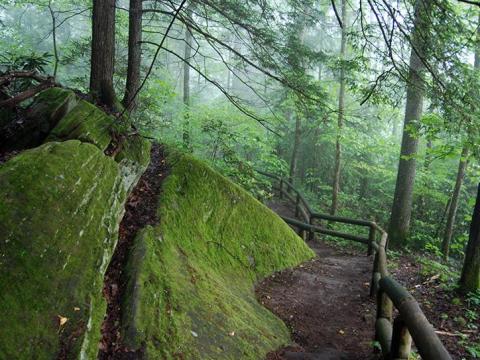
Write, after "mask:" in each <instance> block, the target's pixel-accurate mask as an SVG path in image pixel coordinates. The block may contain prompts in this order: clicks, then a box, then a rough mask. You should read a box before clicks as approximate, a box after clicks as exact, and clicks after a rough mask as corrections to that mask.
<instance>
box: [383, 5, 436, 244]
mask: <svg viewBox="0 0 480 360" xmlns="http://www.w3.org/2000/svg"><path fill="white" fill-rule="evenodd" d="M432 4H433V0H417V1H416V3H415V14H414V25H413V30H412V34H411V36H410V37H411V47H412V49H411V51H410V63H409V73H408V79H407V80H408V81H407V101H406V105H405V118H404V123H403V136H402V145H401V150H400V161H399V165H398V172H397V181H396V185H395V195H394V199H393V205H392V213H391V217H390V225H389V231H388V232H389V236H390V241H391V243H392V244H393V245H394V246H400V245H402V244H404V243H405V241H406V238H407V235H408V231H409V229H410V217H411V213H412V200H413V186H414V183H415V173H416V160H415V156H416V154H417V150H418V142H419V139H418V137H416V136H415V135H414V134H412V128H415V127H417V126H418V122H419V120H420V118H421V116H422V111H423V97H424V93H425V83H424V76H425V74H424V72H425V69H426V67H425V63H424V60H425V54H426V49H427V46H428V44H427V42H428V38H429V36H428V34H427V33H428V29H429V20H430V19H429V16H430V13H431V8H432Z"/></svg>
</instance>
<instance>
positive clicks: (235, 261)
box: [122, 154, 313, 360]
mask: <svg viewBox="0 0 480 360" xmlns="http://www.w3.org/2000/svg"><path fill="white" fill-rule="evenodd" d="M169 163H170V164H171V166H172V169H171V174H170V176H169V177H168V178H167V179H166V181H165V183H164V188H163V195H162V196H161V199H160V208H159V213H160V214H159V215H160V219H161V223H160V224H159V225H158V226H156V227H153V228H152V227H148V228H146V229H144V230H143V231H142V232H141V233H140V234H139V235H138V237H137V239H136V243H135V246H134V250H133V252H132V254H131V256H130V258H129V264H128V266H127V270H128V273H129V275H130V276H129V282H128V288H129V289H128V290H127V294H128V296H127V297H126V298H125V299H124V303H123V309H124V312H123V314H124V318H123V320H122V324H123V338H124V342H125V345H127V346H128V347H130V348H133V349H138V348H141V347H145V350H146V353H147V357H148V358H149V359H175V358H185V359H205V360H206V359H263V358H264V357H265V354H266V353H267V352H268V351H270V350H272V349H275V348H277V347H279V346H280V345H283V344H286V343H288V342H289V341H290V339H289V332H288V331H287V328H286V327H285V325H284V324H283V322H281V321H280V320H279V319H278V318H276V317H275V316H274V315H273V314H272V313H270V312H269V311H268V310H266V309H265V308H264V307H262V306H261V305H260V304H258V303H257V301H256V299H255V295H254V284H255V282H256V281H258V280H259V279H261V278H263V277H265V276H266V275H268V274H271V273H272V272H273V271H276V270H280V269H283V268H286V267H291V266H294V265H297V264H298V263H300V262H302V261H305V260H307V259H310V258H311V257H313V253H312V251H311V250H310V249H309V248H308V247H307V246H306V245H305V244H304V243H303V241H302V240H301V239H300V238H299V237H298V236H296V234H295V233H294V232H293V231H292V230H291V229H290V228H289V227H288V226H287V225H286V224H285V223H284V222H283V221H282V220H281V219H280V218H279V217H277V216H276V215H275V214H273V213H272V212H271V211H270V210H269V209H267V208H266V207H264V206H263V205H262V204H260V203H259V202H258V201H257V200H255V199H254V198H253V197H251V196H250V195H249V194H247V193H246V192H245V191H243V190H242V189H240V188H239V187H237V186H235V185H234V184H232V183H231V182H230V181H228V180H227V179H225V178H224V177H222V176H221V175H219V174H218V173H216V172H215V171H213V170H211V169H210V168H208V167H207V166H205V165H204V164H203V163H201V162H199V161H197V160H194V159H192V158H190V157H188V156H184V155H179V154H175V155H171V156H170V158H169Z"/></svg>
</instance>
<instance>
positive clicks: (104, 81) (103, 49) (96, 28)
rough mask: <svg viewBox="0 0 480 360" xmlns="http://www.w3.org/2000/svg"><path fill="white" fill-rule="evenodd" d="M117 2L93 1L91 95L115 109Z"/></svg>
mask: <svg viewBox="0 0 480 360" xmlns="http://www.w3.org/2000/svg"><path fill="white" fill-rule="evenodd" d="M114 62H115V0H93V12H92V55H91V63H90V93H91V95H92V96H93V98H94V99H95V100H96V101H98V102H99V103H101V104H103V105H106V106H108V107H111V108H112V107H114V105H115V102H116V96H115V90H114V88H113V72H114Z"/></svg>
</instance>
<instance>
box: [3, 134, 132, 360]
mask: <svg viewBox="0 0 480 360" xmlns="http://www.w3.org/2000/svg"><path fill="white" fill-rule="evenodd" d="M125 197H126V191H125V188H124V186H123V180H122V178H121V172H120V167H119V165H118V164H117V163H116V162H115V161H114V160H113V159H111V158H108V157H106V156H105V155H104V154H103V153H102V152H101V151H99V149H98V148H97V147H95V146H93V145H91V144H85V143H81V142H80V141H76V140H72V141H67V142H63V143H48V144H45V145H43V146H41V147H39V148H36V149H34V150H29V151H25V152H24V153H22V154H20V155H19V156H17V157H15V158H13V159H12V160H10V161H9V162H7V163H5V164H3V165H2V166H0V198H1V199H2V202H1V203H0V274H1V275H0V277H1V278H0V329H2V335H1V336H0V358H2V359H52V358H54V357H55V354H57V353H58V352H59V351H60V349H61V348H62V347H64V348H66V349H68V350H69V352H70V357H69V358H74V357H75V356H78V355H79V354H80V351H81V348H82V344H84V346H83V347H84V351H85V352H90V355H94V353H96V351H97V349H98V340H99V336H100V325H101V321H102V319H103V316H104V314H105V305H104V300H103V298H102V291H101V289H102V286H103V273H104V270H105V268H106V266H107V265H108V262H109V260H110V257H111V254H112V251H113V248H114V245H115V243H116V241H117V238H118V234H117V231H118V223H119V221H120V218H121V216H122V213H123V205H124V201H125ZM60 316H61V317H65V318H67V319H68V321H67V322H66V323H65V324H64V325H63V326H60V323H59V317H60ZM61 343H63V344H64V345H61ZM85 344H86V345H85ZM86 358H94V356H93V357H92V356H86Z"/></svg>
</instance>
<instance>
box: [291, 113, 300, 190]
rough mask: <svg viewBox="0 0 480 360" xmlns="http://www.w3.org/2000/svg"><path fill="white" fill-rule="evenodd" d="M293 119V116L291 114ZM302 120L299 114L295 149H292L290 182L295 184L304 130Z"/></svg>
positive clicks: (294, 143)
mask: <svg viewBox="0 0 480 360" xmlns="http://www.w3.org/2000/svg"><path fill="white" fill-rule="evenodd" d="M289 116H290V117H291V116H292V115H291V114H289ZM301 125H302V124H301V119H300V116H299V115H298V114H297V115H296V116H295V136H294V139H293V149H292V157H291V159H290V173H289V181H290V183H292V184H293V179H294V177H295V173H296V172H297V161H298V149H299V148H300V141H301V137H302V128H301Z"/></svg>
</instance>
